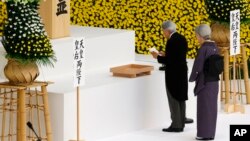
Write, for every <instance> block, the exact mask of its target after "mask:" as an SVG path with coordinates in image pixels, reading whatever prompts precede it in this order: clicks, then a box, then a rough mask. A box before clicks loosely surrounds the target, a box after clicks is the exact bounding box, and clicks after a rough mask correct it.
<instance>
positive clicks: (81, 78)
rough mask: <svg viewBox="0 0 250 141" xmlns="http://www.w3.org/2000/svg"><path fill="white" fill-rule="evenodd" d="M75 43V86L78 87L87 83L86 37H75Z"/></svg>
mask: <svg viewBox="0 0 250 141" xmlns="http://www.w3.org/2000/svg"><path fill="white" fill-rule="evenodd" d="M73 43H74V45H73V53H74V55H73V57H74V58H73V60H74V62H73V66H74V70H73V76H74V87H78V86H82V85H84V84H85V60H86V58H85V38H84V37H80V38H74V40H73Z"/></svg>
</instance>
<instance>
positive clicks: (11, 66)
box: [4, 59, 39, 84]
mask: <svg viewBox="0 0 250 141" xmlns="http://www.w3.org/2000/svg"><path fill="white" fill-rule="evenodd" d="M4 74H5V76H6V78H7V79H8V80H9V82H10V83H11V84H20V83H32V82H34V80H35V79H36V78H37V77H38V75H39V69H38V66H37V64H36V63H29V64H21V63H20V62H18V61H16V60H13V59H10V60H8V63H7V65H6V66H5V68H4Z"/></svg>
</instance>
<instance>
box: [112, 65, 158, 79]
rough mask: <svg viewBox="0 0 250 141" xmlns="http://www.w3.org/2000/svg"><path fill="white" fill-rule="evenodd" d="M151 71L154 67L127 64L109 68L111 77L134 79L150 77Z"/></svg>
mask: <svg viewBox="0 0 250 141" xmlns="http://www.w3.org/2000/svg"><path fill="white" fill-rule="evenodd" d="M153 69H154V67H153V66H150V65H140V64H128V65H123V66H118V67H113V68H110V72H112V73H113V76H119V77H128V78H135V77H138V76H144V75H150V74H151V71H152V70H153Z"/></svg>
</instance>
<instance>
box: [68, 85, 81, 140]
mask: <svg viewBox="0 0 250 141" xmlns="http://www.w3.org/2000/svg"><path fill="white" fill-rule="evenodd" d="M76 122H77V123H76V132H77V133H76V136H77V137H76V140H69V141H84V140H80V88H79V86H77V87H76Z"/></svg>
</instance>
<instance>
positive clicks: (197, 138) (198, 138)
mask: <svg viewBox="0 0 250 141" xmlns="http://www.w3.org/2000/svg"><path fill="white" fill-rule="evenodd" d="M195 139H196V140H214V138H203V137H196V138H195Z"/></svg>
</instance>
